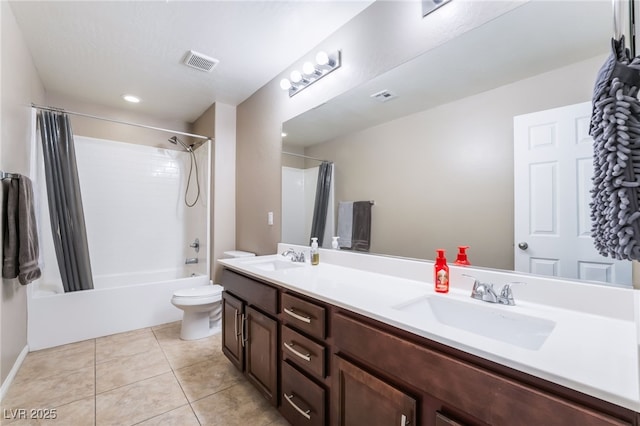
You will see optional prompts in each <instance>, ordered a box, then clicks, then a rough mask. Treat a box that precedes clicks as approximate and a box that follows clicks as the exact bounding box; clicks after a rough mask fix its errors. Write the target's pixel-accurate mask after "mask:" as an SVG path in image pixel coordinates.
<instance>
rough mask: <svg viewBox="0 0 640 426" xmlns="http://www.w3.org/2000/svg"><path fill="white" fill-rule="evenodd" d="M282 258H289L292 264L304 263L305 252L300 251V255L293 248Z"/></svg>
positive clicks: (283, 254) (283, 253) (284, 253)
mask: <svg viewBox="0 0 640 426" xmlns="http://www.w3.org/2000/svg"><path fill="white" fill-rule="evenodd" d="M282 256H284V257H289V258H290V259H291V261H292V262H304V261H305V260H304V252H303V251H300V253H296V251H295V250H294V249H292V248H290V249H288V250H286V251H284V252H282Z"/></svg>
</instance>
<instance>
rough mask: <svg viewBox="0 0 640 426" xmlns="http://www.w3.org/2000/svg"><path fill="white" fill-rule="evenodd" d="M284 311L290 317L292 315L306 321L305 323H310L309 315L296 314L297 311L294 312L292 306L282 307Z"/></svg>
mask: <svg viewBox="0 0 640 426" xmlns="http://www.w3.org/2000/svg"><path fill="white" fill-rule="evenodd" d="M284 312H285V313H286V314H289V315H291V316H292V317H294V318H295V319H297V320H300V321H302V322H306V323H307V324H311V317H308V316H304V315H300V314H297V313H295V312H294V310H293V308H284Z"/></svg>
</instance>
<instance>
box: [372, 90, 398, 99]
mask: <svg viewBox="0 0 640 426" xmlns="http://www.w3.org/2000/svg"><path fill="white" fill-rule="evenodd" d="M397 97H398V95H396V94H395V93H393V92H391V91H389V90H386V89H385V90H381V91H379V92H377V93H374V94H373V95H371V98H373V99H375V100H376V101H378V102H387V101H390V100H391V99H395V98H397Z"/></svg>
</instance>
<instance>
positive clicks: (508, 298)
mask: <svg viewBox="0 0 640 426" xmlns="http://www.w3.org/2000/svg"><path fill="white" fill-rule="evenodd" d="M513 284H523V285H527V283H525V282H522V281H513V282H510V283H506V284H505V285H504V286H503V287H502V290H501V291H500V303H502V304H505V305H509V306H513V305H515V304H516V301H515V300H514V299H513V291H512V290H511V286H512V285H513Z"/></svg>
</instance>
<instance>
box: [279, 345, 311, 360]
mask: <svg viewBox="0 0 640 426" xmlns="http://www.w3.org/2000/svg"><path fill="white" fill-rule="evenodd" d="M283 343H284V347H285V348H287V349H289V350H290V351H291V352H293V353H294V354H295V355H296V356H298V357H299V358H302V359H304V360H305V361H307V362H311V354H310V353H309V352H308V351H307V353H306V354H303V353H302V352H300V351H297V350H296V349H295V348H294V346H295V344H294V343H287V342H283ZM302 349H304V348H302Z"/></svg>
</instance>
